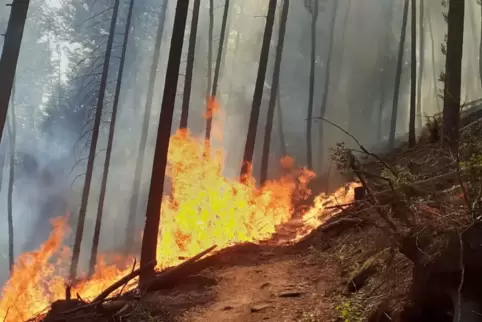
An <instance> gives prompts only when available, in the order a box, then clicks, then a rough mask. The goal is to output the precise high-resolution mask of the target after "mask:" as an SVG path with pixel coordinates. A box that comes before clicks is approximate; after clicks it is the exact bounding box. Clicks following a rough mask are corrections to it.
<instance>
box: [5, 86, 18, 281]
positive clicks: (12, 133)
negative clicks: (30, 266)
mask: <svg viewBox="0 0 482 322" xmlns="http://www.w3.org/2000/svg"><path fill="white" fill-rule="evenodd" d="M11 102H12V105H11V110H10V114H11V116H10V124H9V125H10V126H9V127H8V136H9V138H10V144H9V147H10V171H9V177H8V192H7V203H8V205H7V207H8V214H7V222H8V265H9V269H10V274H12V270H13V265H14V262H15V253H14V231H13V184H14V182H15V141H16V138H17V124H16V122H17V121H16V115H15V83H14V84H13V86H12V100H11Z"/></svg>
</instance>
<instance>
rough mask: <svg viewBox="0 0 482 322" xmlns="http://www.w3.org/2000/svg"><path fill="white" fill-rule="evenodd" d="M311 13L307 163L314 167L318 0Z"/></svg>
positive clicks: (309, 9)
mask: <svg viewBox="0 0 482 322" xmlns="http://www.w3.org/2000/svg"><path fill="white" fill-rule="evenodd" d="M307 9H308V11H309V12H310V13H311V55H310V87H309V90H308V91H309V92H308V115H307V119H306V121H307V124H306V165H307V166H308V169H313V143H312V137H311V136H312V133H311V128H312V125H313V99H314V91H315V60H316V23H317V21H318V0H313V2H310V5H309V6H308V7H307Z"/></svg>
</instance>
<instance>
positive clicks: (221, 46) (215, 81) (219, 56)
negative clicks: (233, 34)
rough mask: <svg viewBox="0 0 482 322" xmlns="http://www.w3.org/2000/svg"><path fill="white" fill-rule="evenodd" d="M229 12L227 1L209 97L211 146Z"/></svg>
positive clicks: (208, 125) (209, 137)
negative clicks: (214, 108) (215, 101)
mask: <svg viewBox="0 0 482 322" xmlns="http://www.w3.org/2000/svg"><path fill="white" fill-rule="evenodd" d="M228 12H229V0H225V3H224V12H223V20H222V22H221V33H220V35H219V47H218V54H217V57H216V66H215V68H214V79H213V83H212V88H211V96H210V97H208V104H207V110H206V116H207V120H206V143H207V144H209V141H210V140H211V128H212V125H213V116H214V115H213V114H214V111H213V110H212V108H213V104H211V103H210V102H213V101H214V100H215V99H216V95H217V92H218V83H219V73H220V71H221V60H222V58H223V49H224V39H225V36H226V25H227V22H228Z"/></svg>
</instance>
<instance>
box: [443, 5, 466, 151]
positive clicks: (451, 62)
mask: <svg viewBox="0 0 482 322" xmlns="http://www.w3.org/2000/svg"><path fill="white" fill-rule="evenodd" d="M464 11H465V2H464V0H450V2H449V11H448V32H447V57H446V61H445V77H444V109H443V140H442V141H443V144H444V145H445V146H446V147H449V148H450V149H451V150H452V151H457V147H458V138H459V118H460V87H461V78H462V77H461V76H462V52H463V43H464Z"/></svg>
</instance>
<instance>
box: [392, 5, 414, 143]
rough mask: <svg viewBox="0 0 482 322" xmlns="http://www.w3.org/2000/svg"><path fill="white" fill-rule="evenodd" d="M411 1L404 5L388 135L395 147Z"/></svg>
mask: <svg viewBox="0 0 482 322" xmlns="http://www.w3.org/2000/svg"><path fill="white" fill-rule="evenodd" d="M409 1H410V0H405V5H404V7H403V18H402V30H401V35H400V45H399V47H398V61H397V71H396V73H395V89H394V91H393V108H392V118H391V121H390V134H389V137H388V144H389V146H390V147H393V145H394V144H395V134H396V131H397V116H398V115H397V114H398V100H399V96H400V82H401V79H402V67H403V50H404V47H405V38H406V35H407V20H408V5H409Z"/></svg>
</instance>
